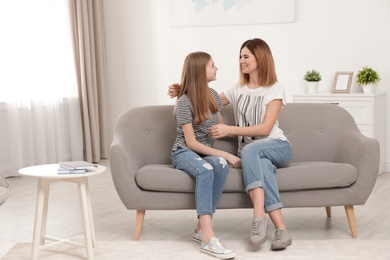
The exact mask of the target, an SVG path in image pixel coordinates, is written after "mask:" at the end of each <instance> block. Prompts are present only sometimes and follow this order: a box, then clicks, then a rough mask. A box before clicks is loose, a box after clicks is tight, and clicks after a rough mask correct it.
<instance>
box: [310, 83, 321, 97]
mask: <svg viewBox="0 0 390 260" xmlns="http://www.w3.org/2000/svg"><path fill="white" fill-rule="evenodd" d="M319 85H320V82H319V81H308V82H307V89H308V91H309V93H310V94H316V93H318V87H319Z"/></svg>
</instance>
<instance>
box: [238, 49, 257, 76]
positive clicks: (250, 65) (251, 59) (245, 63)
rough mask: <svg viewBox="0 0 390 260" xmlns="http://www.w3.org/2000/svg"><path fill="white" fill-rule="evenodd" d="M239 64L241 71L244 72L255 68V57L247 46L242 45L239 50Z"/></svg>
mask: <svg viewBox="0 0 390 260" xmlns="http://www.w3.org/2000/svg"><path fill="white" fill-rule="evenodd" d="M240 65H241V71H242V73H244V74H251V73H252V72H254V71H256V70H257V61H256V57H255V55H253V53H252V52H251V51H250V50H249V49H248V48H247V47H244V48H242V50H241V54H240Z"/></svg>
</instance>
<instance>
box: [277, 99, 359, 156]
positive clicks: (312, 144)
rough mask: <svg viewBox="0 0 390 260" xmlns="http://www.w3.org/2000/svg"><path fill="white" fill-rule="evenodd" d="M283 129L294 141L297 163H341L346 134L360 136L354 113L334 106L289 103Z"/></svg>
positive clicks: (281, 120)
mask: <svg viewBox="0 0 390 260" xmlns="http://www.w3.org/2000/svg"><path fill="white" fill-rule="evenodd" d="M279 126H280V128H281V129H282V130H283V131H284V134H285V135H286V136H287V138H288V140H289V141H290V142H291V146H292V149H293V159H292V161H293V162H297V161H298V162H300V161H330V162H337V161H338V158H339V157H340V156H341V155H340V154H339V153H340V150H341V149H339V148H340V147H341V145H342V143H343V141H344V139H345V135H349V134H353V133H360V130H359V128H358V127H357V125H356V123H355V120H354V119H353V117H352V116H351V114H350V113H349V112H348V111H347V110H345V109H344V108H342V107H339V106H337V105H332V104H319V103H288V104H287V105H286V107H285V108H283V109H282V111H281V113H280V116H279Z"/></svg>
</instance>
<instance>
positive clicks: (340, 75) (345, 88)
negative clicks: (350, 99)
mask: <svg viewBox="0 0 390 260" xmlns="http://www.w3.org/2000/svg"><path fill="white" fill-rule="evenodd" d="M352 76H353V71H336V73H335V75H334V80H333V88H332V93H349V91H350V89H351V83H352Z"/></svg>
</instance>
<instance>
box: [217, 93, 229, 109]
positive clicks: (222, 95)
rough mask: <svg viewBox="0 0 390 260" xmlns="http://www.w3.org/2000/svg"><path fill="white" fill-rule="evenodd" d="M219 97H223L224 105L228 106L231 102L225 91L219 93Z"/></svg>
mask: <svg viewBox="0 0 390 260" xmlns="http://www.w3.org/2000/svg"><path fill="white" fill-rule="evenodd" d="M219 98H220V99H221V101H222V105H223V106H227V105H229V104H230V102H229V100H227V98H226V96H225V93H224V92H221V93H219Z"/></svg>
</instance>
